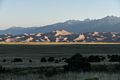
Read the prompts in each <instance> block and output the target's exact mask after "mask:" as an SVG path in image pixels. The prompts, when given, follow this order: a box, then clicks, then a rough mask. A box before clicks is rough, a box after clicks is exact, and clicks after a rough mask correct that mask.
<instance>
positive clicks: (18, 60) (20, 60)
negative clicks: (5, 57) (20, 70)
mask: <svg viewBox="0 0 120 80" xmlns="http://www.w3.org/2000/svg"><path fill="white" fill-rule="evenodd" d="M12 62H23V60H22V59H21V58H15V59H13V61H12Z"/></svg>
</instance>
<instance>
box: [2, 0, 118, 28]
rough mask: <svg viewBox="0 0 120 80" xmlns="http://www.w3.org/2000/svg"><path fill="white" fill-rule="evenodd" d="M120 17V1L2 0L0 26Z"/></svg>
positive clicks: (25, 25) (35, 24) (23, 25)
mask: <svg viewBox="0 0 120 80" xmlns="http://www.w3.org/2000/svg"><path fill="white" fill-rule="evenodd" d="M111 15H114V16H120V0H0V29H6V28H9V27H13V26H18V27H33V26H43V25H48V24H53V23H57V22H64V21H66V20H72V19H75V20H84V19H86V18H90V19H99V18H102V17H105V16H111Z"/></svg>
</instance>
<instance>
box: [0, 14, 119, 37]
mask: <svg viewBox="0 0 120 80" xmlns="http://www.w3.org/2000/svg"><path fill="white" fill-rule="evenodd" d="M62 29H63V30H66V31H70V32H73V33H85V32H120V17H116V16H106V17H104V18H101V19H85V20H83V21H80V20H68V21H65V22H62V23H56V24H51V25H46V26H42V27H29V28H23V27H11V28H9V29H6V30H0V34H5V33H11V34H14V35H18V34H23V33H28V34H30V33H39V32H41V33H47V32H51V31H54V30H62Z"/></svg>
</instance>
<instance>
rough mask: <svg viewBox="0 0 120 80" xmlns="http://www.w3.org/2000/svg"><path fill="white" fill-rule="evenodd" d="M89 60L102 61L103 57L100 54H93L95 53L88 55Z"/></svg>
mask: <svg viewBox="0 0 120 80" xmlns="http://www.w3.org/2000/svg"><path fill="white" fill-rule="evenodd" d="M88 61H89V62H100V61H101V57H100V56H93V55H91V56H89V57H88Z"/></svg>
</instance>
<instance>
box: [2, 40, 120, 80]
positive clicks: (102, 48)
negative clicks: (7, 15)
mask: <svg viewBox="0 0 120 80" xmlns="http://www.w3.org/2000/svg"><path fill="white" fill-rule="evenodd" d="M76 53H80V54H82V55H91V54H92V55H93V54H94V55H108V54H120V43H107V42H104V43H103V42H99V43H94V42H93V43H76V42H75V43H73V42H71V43H63V42H62V43H55V42H53V43H49V42H48V43H46V42H45V43H40V42H38V43H35V42H29V43H22V42H10V43H6V42H0V64H1V65H3V67H4V66H5V67H12V68H15V67H23V66H27V67H39V66H41V65H42V66H43V65H45V66H46V65H50V66H53V65H54V66H55V65H56V66H60V65H61V66H62V65H64V64H62V63H61V64H59V65H58V64H55V63H40V58H41V57H50V56H51V57H55V58H63V57H71V56H72V55H74V54H76ZM16 57H18V58H22V59H23V62H21V63H11V60H12V59H14V58H16ZM3 59H6V60H7V62H2V61H3ZM30 59H31V60H32V62H31V63H30V62H28V60H30ZM25 64H26V65H25ZM20 70H21V69H20ZM23 71H25V72H26V71H27V70H23ZM28 71H29V70H28ZM15 72H16V71H15ZM6 75H7V76H8V77H6ZM94 77H98V78H99V79H100V80H120V73H103V72H87V73H62V74H57V75H55V76H52V77H45V76H44V75H41V74H34V73H32V72H31V73H29V72H27V74H12V73H3V74H0V80H85V79H89V78H94Z"/></svg>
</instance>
